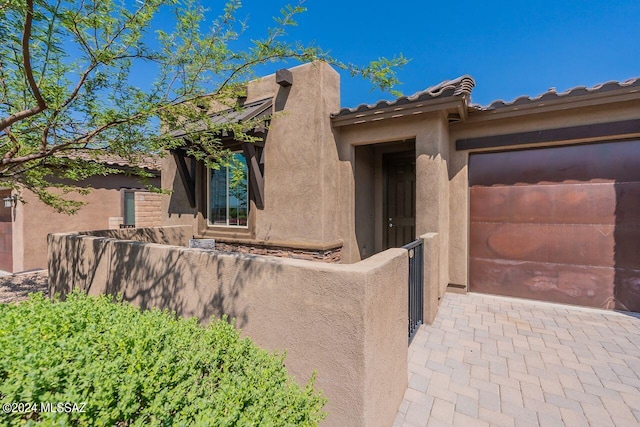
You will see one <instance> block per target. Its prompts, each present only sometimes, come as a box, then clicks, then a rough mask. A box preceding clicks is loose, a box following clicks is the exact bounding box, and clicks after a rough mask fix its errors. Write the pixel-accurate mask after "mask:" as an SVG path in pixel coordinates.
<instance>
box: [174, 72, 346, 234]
mask: <svg viewBox="0 0 640 427" xmlns="http://www.w3.org/2000/svg"><path fill="white" fill-rule="evenodd" d="M290 71H291V72H292V74H293V85H292V86H289V87H281V86H279V85H278V84H277V83H276V80H275V75H269V76H266V77H263V78H261V79H258V80H255V81H252V82H250V83H249V85H248V89H247V100H246V102H247V103H249V102H252V101H256V100H261V99H264V98H268V97H272V98H273V114H274V116H273V119H272V121H271V124H270V127H269V131H268V133H267V137H266V140H265V148H264V164H265V166H264V169H265V171H264V209H256V207H255V205H254V204H253V203H252V204H251V211H252V212H251V216H250V219H249V222H250V225H249V229H247V230H243V229H238V228H235V229H231V228H226V229H225V228H223V227H209V228H207V227H206V220H205V218H204V216H203V214H202V212H204V211H205V210H206V207H205V204H206V171H205V170H204V168H202V167H199V168H198V171H197V175H198V176H197V179H196V185H197V188H196V193H197V204H198V207H197V208H196V209H192V208H190V207H189V204H188V201H187V198H186V195H185V191H184V188H183V186H182V182H181V181H180V177H179V175H178V174H177V173H176V165H175V161H174V159H173V158H172V157H167V158H166V159H165V161H164V164H163V172H162V182H163V184H162V185H163V188H166V189H170V190H173V193H172V194H170V195H167V196H166V197H165V198H164V200H163V223H164V224H166V225H176V224H189V225H191V226H192V227H194V233H195V234H198V233H201V234H202V233H204V232H206V233H209V234H208V236H210V237H227V238H234V239H246V240H248V241H252V242H254V243H264V242H278V243H279V244H285V245H286V243H287V242H293V243H295V242H299V243H312V244H317V245H319V246H324V245H328V244H334V243H336V242H337V241H338V240H339V239H340V237H341V236H340V235H339V232H338V228H339V227H338V223H337V221H336V219H335V216H336V211H337V210H338V209H339V205H338V198H339V192H338V186H339V177H338V173H337V168H338V152H337V148H336V144H335V141H334V137H333V133H332V129H331V122H330V120H329V116H330V114H331V113H332V112H334V111H336V110H337V109H338V108H339V107H340V99H339V98H340V94H339V84H340V82H339V75H338V73H337V72H336V71H335V70H333V69H332V68H331V67H330V66H329V65H327V64H326V63H324V62H314V63H310V64H304V65H301V66H298V67H293V68H291V69H290Z"/></svg>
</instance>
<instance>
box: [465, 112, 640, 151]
mask: <svg viewBox="0 0 640 427" xmlns="http://www.w3.org/2000/svg"><path fill="white" fill-rule="evenodd" d="M634 134H636V135H637V134H640V120H637V119H636V120H624V121H620V122H610V123H596V124H591V125H582V126H571V127H565V128H556V129H544V130H539V131H533V132H518V133H510V134H506V135H492V136H482V137H478V138H462V139H458V140H456V150H472V149H476V148H495V147H506V146H512V145H526V144H537V143H544V142H554V141H571V140H579V139H590V138H601V137H608V136H610V137H621V136H625V135H634Z"/></svg>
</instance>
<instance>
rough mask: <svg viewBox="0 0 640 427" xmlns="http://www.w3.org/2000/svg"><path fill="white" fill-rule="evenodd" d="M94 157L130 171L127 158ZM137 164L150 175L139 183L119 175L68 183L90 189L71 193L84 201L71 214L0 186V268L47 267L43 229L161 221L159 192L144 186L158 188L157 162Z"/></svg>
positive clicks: (31, 195) (28, 193)
mask: <svg viewBox="0 0 640 427" xmlns="http://www.w3.org/2000/svg"><path fill="white" fill-rule="evenodd" d="M100 161H103V162H104V163H106V164H108V166H109V167H112V168H115V169H121V170H122V171H123V172H126V171H127V170H128V169H130V162H129V161H127V160H126V159H123V158H119V157H116V156H108V157H107V158H104V159H101V160H100ZM139 166H140V167H143V168H144V169H145V170H146V171H147V172H149V173H152V174H153V175H154V177H153V178H148V179H147V180H146V182H141V180H140V179H139V178H137V177H136V176H133V175H130V174H125V173H123V174H117V175H109V176H96V177H91V178H88V179H86V180H83V181H80V182H78V183H74V185H76V186H78V187H80V188H91V189H92V191H91V192H90V193H89V194H88V195H86V196H79V195H78V196H77V197H79V198H81V200H82V201H83V202H85V203H86V205H85V206H83V207H82V208H81V209H80V210H79V211H78V212H76V213H75V214H73V215H67V214H63V213H57V212H56V211H55V210H54V209H53V208H51V207H49V206H47V205H45V204H44V203H43V202H41V201H40V200H39V199H38V197H37V196H36V195H35V194H34V193H32V192H31V191H28V190H26V189H22V190H21V191H20V195H19V197H18V195H17V193H16V192H15V191H11V190H10V189H0V270H1V271H4V272H9V273H16V272H21V271H27V270H35V269H43V268H47V235H48V234H49V233H62V232H68V231H78V230H100V229H114V228H119V227H120V226H121V225H122V226H128V227H134V226H136V227H152V226H159V225H162V223H161V215H160V204H161V202H160V194H158V193H152V192H149V191H148V190H147V186H148V185H153V186H155V187H159V186H160V168H159V163H158V160H157V159H151V158H150V159H146V160H144V161H142V162H141V164H140V165H139ZM70 197H73V196H72V195H70Z"/></svg>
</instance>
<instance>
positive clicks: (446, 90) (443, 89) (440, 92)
mask: <svg viewBox="0 0 640 427" xmlns="http://www.w3.org/2000/svg"><path fill="white" fill-rule="evenodd" d="M475 85H476V82H475V81H474V80H473V78H472V77H471V76H469V75H464V76H460V77H458V78H457V79H453V80H445V81H443V82H441V83H439V84H437V85H435V86H432V87H430V88H428V89H425V90H423V91H421V92H417V93H414V94H413V95H411V96H401V97H400V98H398V99H396V100H394V101H384V100H381V101H378V102H377V103H375V104H360V105H358V106H357V107H355V108H342V109H341V110H340V111H339V112H337V113H335V114H332V117H339V116H345V115H348V114H353V113H362V112H367V111H372V110H380V109H385V108H388V107H401V106H403V105H405V104H413V103H417V102H424V101H431V100H435V99H442V98H448V97H468V96H470V95H471V90H472V89H473V87H474V86H475Z"/></svg>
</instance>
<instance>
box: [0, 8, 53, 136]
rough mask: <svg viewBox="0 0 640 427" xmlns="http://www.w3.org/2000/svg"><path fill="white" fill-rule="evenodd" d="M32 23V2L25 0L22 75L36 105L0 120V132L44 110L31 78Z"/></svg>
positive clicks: (43, 103)
mask: <svg viewBox="0 0 640 427" xmlns="http://www.w3.org/2000/svg"><path fill="white" fill-rule="evenodd" d="M32 23H33V0H27V13H26V14H25V19H24V30H23V32H22V61H23V66H24V73H25V76H26V78H27V82H29V87H30V88H31V92H32V93H33V96H34V97H35V99H36V102H37V103H38V105H37V106H36V107H33V108H30V109H28V110H22V111H20V112H18V113H16V114H12V115H10V116H9V117H7V118H6V119H2V120H0V130H4V129H6V128H7V127H9V126H11V125H12V124H14V123H16V122H17V121H20V120H24V119H26V118H28V117H31V116H34V115H36V114H38V113H40V112H41V111H44V110H46V108H47V103H46V102H45V100H44V98H42V95H41V94H40V89H39V88H38V85H37V84H36V80H35V79H34V77H33V69H32V68H31V53H30V52H29V40H30V39H31V25H32Z"/></svg>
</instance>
